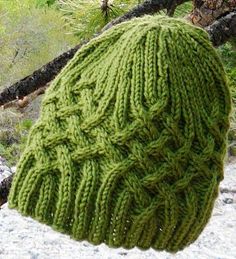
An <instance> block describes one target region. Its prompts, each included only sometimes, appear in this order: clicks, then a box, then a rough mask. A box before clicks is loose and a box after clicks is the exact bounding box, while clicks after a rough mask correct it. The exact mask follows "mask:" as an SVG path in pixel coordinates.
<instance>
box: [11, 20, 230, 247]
mask: <svg viewBox="0 0 236 259" xmlns="http://www.w3.org/2000/svg"><path fill="white" fill-rule="evenodd" d="M230 103H231V102H230V95H229V90H228V86H227V82H226V78H225V73H224V70H223V67H222V64H221V62H220V60H219V57H218V56H217V54H216V52H215V50H214V49H213V47H212V46H211V43H210V42H209V40H208V36H207V34H206V33H205V32H204V31H203V30H202V29H199V28H196V27H193V26H191V25H189V24H187V23H186V22H185V21H182V20H178V19H173V18H167V17H163V16H154V17H152V16H145V17H143V18H138V19H134V20H131V21H128V22H125V23H122V24H120V25H117V26H115V27H113V28H112V29H110V30H108V31H106V32H104V33H103V34H102V35H101V36H100V37H98V38H96V39H93V40H92V41H91V42H90V43H88V44H87V45H86V46H84V47H83V48H82V49H81V50H80V51H78V52H77V54H76V55H75V57H74V58H73V59H72V60H71V62H69V64H68V65H67V66H66V67H65V68H64V69H63V71H62V72H61V73H60V74H59V75H58V77H57V78H56V79H55V80H54V82H53V83H52V85H51V86H50V88H49V89H48V90H47V92H46V95H45V97H44V100H43V104H42V110H41V115H40V118H39V120H38V121H37V123H36V124H35V125H34V127H33V128H32V130H31V132H30V135H29V138H28V142H27V147H26V149H25V151H24V153H23V155H22V157H21V159H20V161H19V163H18V168H17V173H16V175H15V177H14V181H13V185H12V188H11V191H10V195H9V206H10V208H16V209H17V210H19V211H20V212H21V213H22V214H23V215H29V216H32V217H33V218H35V219H37V220H39V221H41V222H43V223H46V224H48V225H50V226H52V227H53V228H54V229H56V230H58V231H61V232H63V233H67V234H69V235H70V236H71V237H73V238H74V239H76V240H88V241H89V242H91V243H93V244H100V243H102V242H104V243H106V244H107V245H108V246H111V247H120V246H122V247H125V248H133V247H135V246H137V247H139V248H142V249H147V248H149V247H152V248H154V249H156V250H166V251H171V252H176V251H178V250H181V249H183V248H184V247H185V246H187V245H189V244H190V243H192V242H193V241H194V240H196V239H197V238H198V236H199V235H200V233H201V232H202V230H203V229H204V227H205V225H206V224H207V222H208V220H209V218H210V215H211V212H212V208H213V205H214V201H215V199H216V197H217V195H218V186H219V182H220V181H221V180H222V179H223V159H224V156H225V152H226V134H227V130H228V128H229V112H230Z"/></svg>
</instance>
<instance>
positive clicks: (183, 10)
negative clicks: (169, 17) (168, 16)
mask: <svg viewBox="0 0 236 259" xmlns="http://www.w3.org/2000/svg"><path fill="white" fill-rule="evenodd" d="M192 9H193V3H192V1H189V2H185V3H183V4H182V5H178V6H177V8H176V10H175V14H174V16H175V17H184V16H185V15H187V14H189V13H190V12H191V10H192Z"/></svg>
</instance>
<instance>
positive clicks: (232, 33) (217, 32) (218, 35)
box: [205, 10, 236, 47]
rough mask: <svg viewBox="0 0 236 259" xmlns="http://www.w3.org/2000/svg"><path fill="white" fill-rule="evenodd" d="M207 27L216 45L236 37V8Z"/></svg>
mask: <svg viewBox="0 0 236 259" xmlns="http://www.w3.org/2000/svg"><path fill="white" fill-rule="evenodd" d="M205 29H206V31H207V32H208V33H209V35H210V39H211V42H212V44H213V45H214V46H215V47H218V46H220V45H222V44H224V43H225V42H227V41H228V40H229V39H231V38H232V37H236V10H235V11H234V12H231V13H229V14H227V15H226V16H224V17H221V18H220V19H218V20H217V21H215V22H214V23H213V24H212V25H210V26H208V27H206V28H205Z"/></svg>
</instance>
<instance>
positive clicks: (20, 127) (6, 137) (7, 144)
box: [0, 110, 33, 165]
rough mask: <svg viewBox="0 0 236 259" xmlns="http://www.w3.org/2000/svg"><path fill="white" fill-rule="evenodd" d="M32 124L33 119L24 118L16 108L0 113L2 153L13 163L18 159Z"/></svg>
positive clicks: (0, 145) (0, 147) (0, 152)
mask: <svg viewBox="0 0 236 259" xmlns="http://www.w3.org/2000/svg"><path fill="white" fill-rule="evenodd" d="M32 125H33V121H32V120H31V119H22V115H21V114H19V113H17V112H15V111H14V110H6V111H2V112H1V113H0V129H1V131H0V154H1V155H2V156H3V157H5V158H6V159H7V161H8V162H9V163H10V164H11V165H15V164H16V162H17V161H18V159H19V157H20V154H21V153H22V151H23V149H24V147H25V144H26V140H27V135H28V132H29V130H30V128H31V126H32Z"/></svg>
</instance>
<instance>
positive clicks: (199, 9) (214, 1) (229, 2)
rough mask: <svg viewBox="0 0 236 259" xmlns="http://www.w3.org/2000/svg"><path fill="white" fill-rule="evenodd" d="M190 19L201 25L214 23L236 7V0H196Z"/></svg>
mask: <svg viewBox="0 0 236 259" xmlns="http://www.w3.org/2000/svg"><path fill="white" fill-rule="evenodd" d="M193 4H194V6H193V7H194V8H193V11H192V12H191V14H190V15H189V19H190V20H191V22H192V23H193V24H194V25H196V26H200V27H206V26H209V25H210V24H212V23H213V22H214V21H215V20H216V19H218V18H219V17H221V16H222V15H224V14H227V13H229V12H231V11H233V10H234V9H235V8H236V0H194V1H193Z"/></svg>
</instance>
